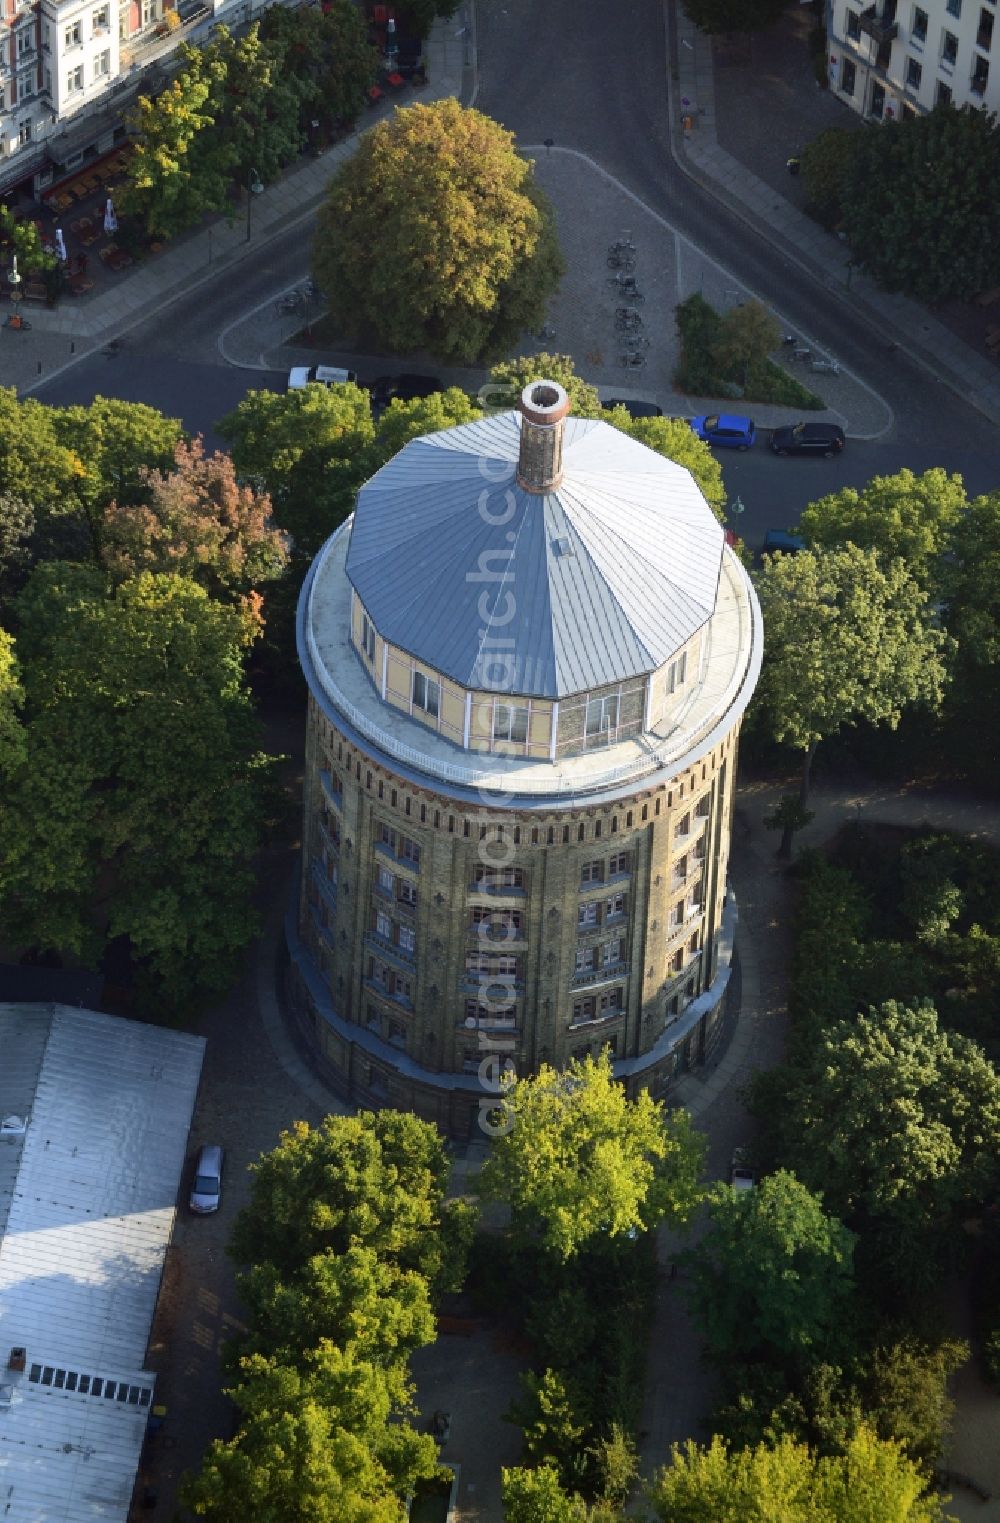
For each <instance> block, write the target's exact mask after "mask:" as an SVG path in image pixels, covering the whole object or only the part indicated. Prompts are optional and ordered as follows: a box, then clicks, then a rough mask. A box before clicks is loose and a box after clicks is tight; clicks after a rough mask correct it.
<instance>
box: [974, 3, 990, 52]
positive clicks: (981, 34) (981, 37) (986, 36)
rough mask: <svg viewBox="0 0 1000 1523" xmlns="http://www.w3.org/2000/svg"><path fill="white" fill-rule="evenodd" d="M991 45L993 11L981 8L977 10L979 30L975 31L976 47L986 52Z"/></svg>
mask: <svg viewBox="0 0 1000 1523" xmlns="http://www.w3.org/2000/svg"><path fill="white" fill-rule="evenodd" d="M992 45H993V12H992V11H988V10H985V9H984V10H981V11H980V12H979V30H978V32H977V33H976V47H977V48H982V50H983V52H984V53H988V52H989V50H990V48H991V47H992Z"/></svg>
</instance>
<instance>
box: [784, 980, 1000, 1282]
mask: <svg viewBox="0 0 1000 1523" xmlns="http://www.w3.org/2000/svg"><path fill="white" fill-rule="evenodd" d="M779 1073H780V1074H781V1077H780V1078H779V1079H776V1080H775V1083H776V1084H778V1085H779V1087H780V1089H781V1092H782V1094H783V1101H782V1104H781V1107H780V1112H776V1111H775V1109H774V1107H773V1105H770V1106H769V1105H768V1102H767V1095H768V1094H769V1093H770V1094H773V1092H774V1091H773V1088H772V1089H770V1090H769V1089H767V1087H766V1086H765V1088H764V1089H763V1090H758V1091H757V1092H756V1095H755V1100H754V1109H755V1111H756V1112H757V1114H758V1115H760V1117H761V1120H762V1121H763V1123H764V1125H765V1127H766V1129H767V1132H768V1134H769V1135H770V1137H771V1140H772V1145H773V1146H774V1147H775V1151H776V1152H777V1153H778V1155H779V1156H780V1157H781V1159H782V1161H783V1163H784V1164H785V1166H786V1167H787V1168H790V1169H793V1170H794V1172H795V1173H796V1174H797V1175H798V1176H799V1178H800V1179H801V1180H802V1181H803V1183H804V1184H805V1185H806V1187H807V1188H809V1189H811V1190H815V1191H822V1193H823V1198H824V1200H825V1201H826V1203H827V1205H828V1207H829V1209H830V1210H831V1211H833V1212H835V1213H836V1214H837V1215H838V1216H839V1217H841V1218H842V1219H843V1220H845V1221H846V1222H848V1223H849V1224H850V1225H852V1226H855V1227H857V1229H858V1231H859V1232H860V1233H861V1235H862V1243H863V1245H866V1247H867V1255H868V1257H869V1258H870V1260H871V1261H873V1262H874V1261H876V1260H877V1262H878V1265H879V1273H880V1276H881V1277H882V1278H883V1279H884V1280H886V1281H888V1279H889V1277H890V1276H894V1277H895V1282H898V1281H900V1280H902V1282H903V1283H908V1284H909V1285H911V1286H913V1285H915V1284H916V1283H917V1282H918V1281H920V1280H924V1281H926V1280H927V1279H929V1278H933V1276H934V1274H935V1273H936V1270H937V1267H938V1265H939V1263H940V1259H941V1254H942V1253H943V1252H944V1251H945V1249H946V1248H947V1246H948V1244H949V1241H950V1238H951V1235H952V1233H953V1232H954V1231H955V1230H956V1229H957V1226H958V1224H959V1223H960V1222H961V1221H963V1220H964V1219H965V1218H966V1217H967V1216H969V1215H970V1214H972V1213H973V1212H975V1211H976V1210H978V1209H979V1208H980V1207H981V1205H982V1202H983V1201H984V1200H986V1199H988V1198H990V1196H991V1193H992V1192H995V1190H996V1188H997V1184H998V1182H1000V1164H998V1161H997V1160H998V1153H997V1144H998V1139H1000V1076H998V1074H997V1072H996V1070H995V1069H994V1067H993V1065H992V1064H991V1063H990V1062H989V1060H988V1059H987V1058H986V1057H985V1056H984V1054H983V1052H982V1051H981V1049H980V1048H978V1047H977V1046H976V1045H975V1043H974V1042H970V1041H968V1040H967V1038H965V1037H962V1036H959V1035H957V1034H956V1033H955V1032H951V1031H947V1030H942V1029H941V1027H940V1026H939V1024H938V1017H937V1013H936V1011H935V1009H934V1007H933V1005H931V1004H930V1003H929V1002H927V1001H925V1002H923V1003H921V1004H918V1005H915V1006H914V1007H913V1008H910V1007H907V1006H904V1005H900V1004H897V1003H895V1002H893V1001H889V1002H887V1003H886V1004H884V1005H882V1006H881V1008H880V1009H878V1010H874V1009H872V1010H869V1011H868V1013H867V1014H865V1015H859V1016H857V1017H856V1018H855V1019H853V1020H847V1021H839V1022H837V1023H835V1024H834V1025H832V1026H830V1027H829V1028H828V1029H827V1030H826V1031H825V1032H824V1033H823V1034H822V1035H820V1036H819V1037H818V1038H817V1040H816V1041H815V1042H814V1043H813V1044H812V1045H811V1047H810V1048H808V1049H806V1050H804V1051H803V1052H802V1053H801V1054H800V1055H799V1056H798V1058H797V1061H796V1063H795V1065H794V1066H793V1067H791V1068H789V1069H786V1070H784V1071H783V1072H782V1071H779ZM876 1234H877V1237H876ZM873 1245H874V1246H873Z"/></svg>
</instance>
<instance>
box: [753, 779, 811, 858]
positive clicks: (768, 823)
mask: <svg viewBox="0 0 1000 1523" xmlns="http://www.w3.org/2000/svg"><path fill="white" fill-rule="evenodd" d="M813 819H815V815H814V813H813V811H812V810H811V809H807V808H806V807H805V805H804V804H803V802H802V800H801V798H800V797H799V795H798V794H797V793H783V794H782V795H781V798H780V799H779V800H778V802H777V803H776V804H775V806H774V808H773V809H772V810H771V813H770V814H766V815H765V816H764V828H765V829H766V830H780V831H781V840H780V841H779V843H778V851H777V855H778V856H779V857H781V858H782V860H783V861H786V862H787V861H789V860H790V858H791V855H792V840H793V839H794V837H795V836H796V835H797V834H798V832H799V831H800V830H805V828H806V826H807V825H808V824H810V823H811V821H812V820H813Z"/></svg>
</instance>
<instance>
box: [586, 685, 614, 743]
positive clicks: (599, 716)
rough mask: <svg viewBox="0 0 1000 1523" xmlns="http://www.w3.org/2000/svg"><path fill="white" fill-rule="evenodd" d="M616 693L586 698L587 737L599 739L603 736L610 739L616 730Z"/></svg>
mask: <svg viewBox="0 0 1000 1523" xmlns="http://www.w3.org/2000/svg"><path fill="white" fill-rule="evenodd" d="M618 702H619V700H618V694H617V693H612V694H611V695H610V696H608V697H606V698H589V699H588V700H587V719H586V734H587V738H588V739H591V740H593V739H600V738H601V737H602V736H604V737H605V738H606V739H608V740H611V739H613V738H614V736H615V734H616V733H617V730H618Z"/></svg>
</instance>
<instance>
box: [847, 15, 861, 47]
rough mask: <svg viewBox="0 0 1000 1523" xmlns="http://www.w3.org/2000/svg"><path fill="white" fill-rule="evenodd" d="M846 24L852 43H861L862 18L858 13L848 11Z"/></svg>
mask: <svg viewBox="0 0 1000 1523" xmlns="http://www.w3.org/2000/svg"><path fill="white" fill-rule="evenodd" d="M844 24H845V26H846V28H847V36H848V39H849V40H850V41H851V42H860V41H861V18H860V16H859V15H858V13H857V11H846V12H845V15H844Z"/></svg>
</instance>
